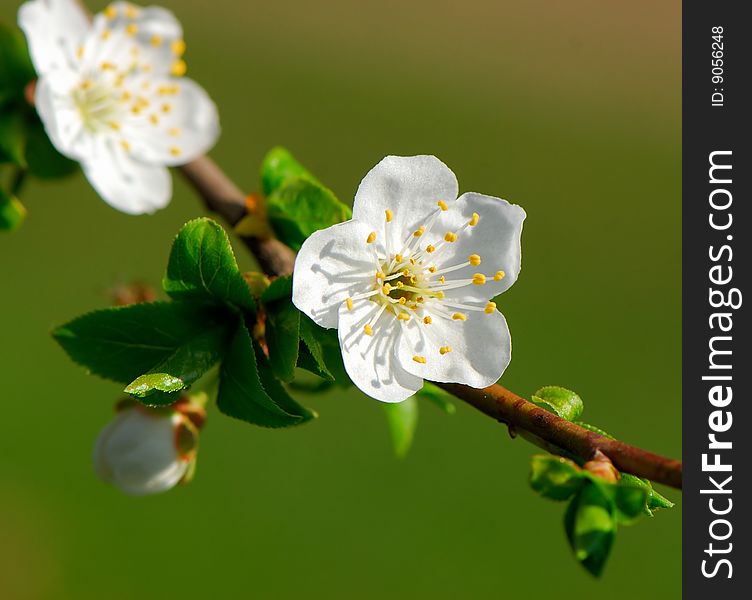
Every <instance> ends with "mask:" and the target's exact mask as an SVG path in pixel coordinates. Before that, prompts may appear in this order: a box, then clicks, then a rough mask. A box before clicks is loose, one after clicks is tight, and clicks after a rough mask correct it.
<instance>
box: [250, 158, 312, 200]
mask: <svg viewBox="0 0 752 600" xmlns="http://www.w3.org/2000/svg"><path fill="white" fill-rule="evenodd" d="M293 177H305V178H307V179H309V180H310V181H312V182H314V183H318V181H316V178H315V177H314V176H313V175H312V174H311V173H310V172H309V171H308V170H307V169H306V168H305V167H304V166H303V165H301V164H300V163H299V162H298V161H297V160H295V159H294V158H293V156H292V154H290V152H289V151H288V150H286V149H285V148H282V147H281V146H277V147H276V148H272V149H271V150H270V151H269V152H268V153H267V155H266V156H265V157H264V160H263V161H262V162H261V189H262V190H263V191H264V195H265V196H269V195H270V194H271V193H272V192H274V190H276V189H277V188H280V187H282V184H283V183H285V181H287V180H288V179H292V178H293Z"/></svg>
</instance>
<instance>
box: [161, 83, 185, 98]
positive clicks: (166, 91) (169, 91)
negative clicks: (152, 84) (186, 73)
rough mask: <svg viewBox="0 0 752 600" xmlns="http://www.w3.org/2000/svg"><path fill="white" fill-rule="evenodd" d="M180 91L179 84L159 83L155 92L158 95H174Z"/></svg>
mask: <svg viewBox="0 0 752 600" xmlns="http://www.w3.org/2000/svg"><path fill="white" fill-rule="evenodd" d="M179 91H180V86H178V85H160V86H159V87H158V88H157V93H158V94H159V95H160V96H174V95H175V94H177V93H178V92H179Z"/></svg>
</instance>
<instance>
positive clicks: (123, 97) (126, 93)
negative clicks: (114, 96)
mask: <svg viewBox="0 0 752 600" xmlns="http://www.w3.org/2000/svg"><path fill="white" fill-rule="evenodd" d="M131 97H132V96H131V93H130V92H129V91H128V90H123V93H122V95H121V96H120V100H122V101H123V102H128V101H129V100H130V99H131Z"/></svg>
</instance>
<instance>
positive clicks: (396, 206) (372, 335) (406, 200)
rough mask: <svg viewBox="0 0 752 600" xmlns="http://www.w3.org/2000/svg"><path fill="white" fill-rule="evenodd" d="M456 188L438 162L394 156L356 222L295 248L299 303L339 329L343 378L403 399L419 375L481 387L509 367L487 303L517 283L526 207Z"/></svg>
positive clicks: (366, 187)
mask: <svg viewBox="0 0 752 600" xmlns="http://www.w3.org/2000/svg"><path fill="white" fill-rule="evenodd" d="M457 195H458V184H457V179H456V178H455V176H454V173H452V171H451V170H450V169H449V168H448V167H447V166H446V165H445V164H444V163H442V162H441V161H440V160H438V159H437V158H436V157H434V156H414V157H408V158H406V157H396V156H389V157H387V158H385V159H384V160H382V161H381V162H380V163H379V164H378V165H376V167H374V168H373V169H372V170H371V171H370V172H369V173H368V174H367V175H366V177H365V178H364V179H363V181H362V182H361V184H360V187H359V188H358V191H357V194H356V196H355V201H354V205H353V218H352V220H350V221H347V222H345V223H340V224H338V225H334V226H333V227H330V228H328V229H325V230H322V231H318V232H316V233H314V234H313V235H312V236H311V237H310V238H308V240H306V242H305V243H304V244H303V247H302V248H301V250H300V253H299V254H298V258H297V261H296V263H295V273H294V279H293V302H294V303H295V305H296V306H297V307H298V308H299V309H300V310H301V311H303V312H304V313H306V314H307V315H308V316H310V317H311V318H312V319H313V320H314V321H315V322H316V323H317V324H319V325H321V326H322V327H327V328H332V327H336V328H337V329H338V332H339V340H340V345H341V348H342V356H343V358H344V363H345V368H346V369H347V373H348V375H349V376H350V378H351V379H352V381H353V382H354V383H355V385H357V386H358V387H359V388H360V389H361V390H362V391H364V392H365V393H366V394H368V395H369V396H372V397H373V398H376V399H378V400H382V401H384V402H399V401H401V400H404V399H406V398H407V397H409V396H411V395H412V394H414V393H415V392H416V391H417V390H419V389H420V388H421V387H422V385H423V380H424V379H428V380H431V381H437V382H456V383H462V384H466V385H470V386H473V387H485V386H487V385H490V384H492V383H494V382H495V381H496V380H497V379H498V378H499V377H500V376H501V374H502V373H503V372H504V369H505V368H506V367H507V365H508V364H509V360H510V357H511V342H510V336H509V330H508V328H507V324H506V321H505V319H504V317H503V316H502V314H501V313H500V312H499V311H498V310H497V309H496V304H495V303H494V302H493V301H492V300H491V299H492V298H493V297H495V296H496V295H498V294H500V293H501V292H503V291H505V290H507V289H508V288H509V287H510V286H511V285H512V284H513V283H514V281H515V280H516V279H517V275H518V273H519V271H520V235H521V232H522V222H523V220H524V218H525V212H524V211H523V210H522V209H521V208H520V207H519V206H516V205H512V204H509V203H508V202H506V201H505V200H501V199H499V198H493V197H490V196H484V195H481V194H476V193H465V194H463V195H462V196H460V197H459V198H458V197H457Z"/></svg>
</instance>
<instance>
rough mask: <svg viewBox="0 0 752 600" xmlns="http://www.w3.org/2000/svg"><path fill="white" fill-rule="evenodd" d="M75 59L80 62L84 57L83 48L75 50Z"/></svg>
mask: <svg viewBox="0 0 752 600" xmlns="http://www.w3.org/2000/svg"><path fill="white" fill-rule="evenodd" d="M76 57H77V58H78V60H81V59H82V58H83V57H84V47H83V46H79V47H78V50H76Z"/></svg>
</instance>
